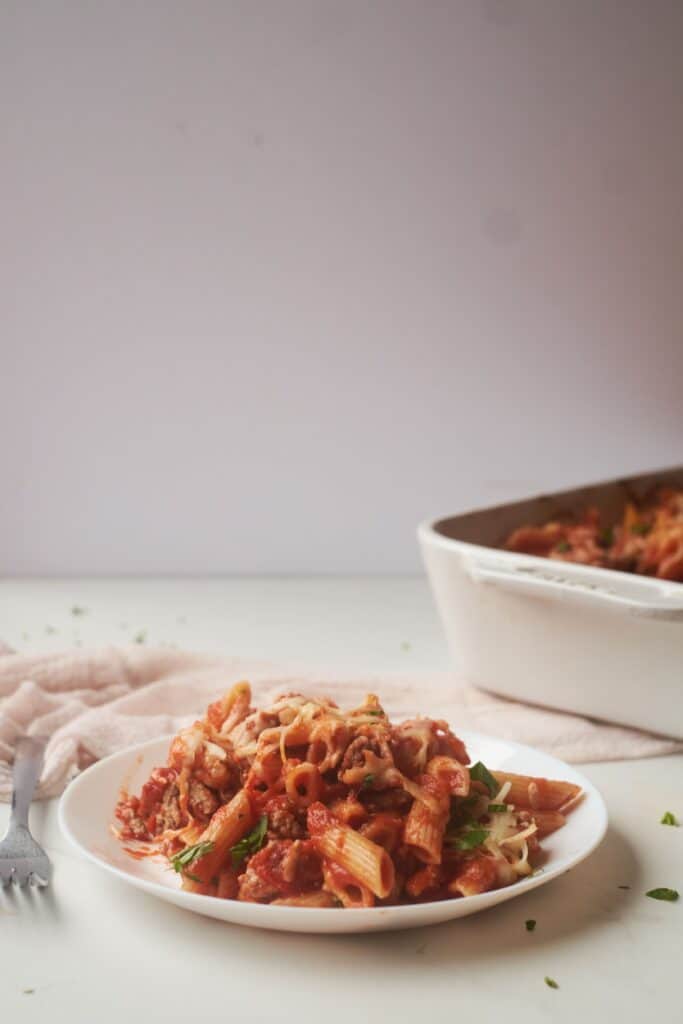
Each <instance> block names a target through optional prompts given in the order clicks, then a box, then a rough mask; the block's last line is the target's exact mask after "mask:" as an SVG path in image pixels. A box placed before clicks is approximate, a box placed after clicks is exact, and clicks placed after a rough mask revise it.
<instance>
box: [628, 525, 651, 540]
mask: <svg viewBox="0 0 683 1024" xmlns="http://www.w3.org/2000/svg"><path fill="white" fill-rule="evenodd" d="M649 532H650V523H634V524H633V526H632V527H631V533H635V534H637V535H638V536H639V537H645V536H647V534H648V533H649Z"/></svg>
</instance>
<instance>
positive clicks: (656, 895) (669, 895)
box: [645, 886, 678, 903]
mask: <svg viewBox="0 0 683 1024" xmlns="http://www.w3.org/2000/svg"><path fill="white" fill-rule="evenodd" d="M645 895H646V896H649V897H650V899H651V900H665V901H666V902H667V903H675V902H676V900H677V899H678V892H677V891H676V889H667V888H666V887H665V886H664V887H662V888H660V889H650V890H649V891H648V892H646V893H645Z"/></svg>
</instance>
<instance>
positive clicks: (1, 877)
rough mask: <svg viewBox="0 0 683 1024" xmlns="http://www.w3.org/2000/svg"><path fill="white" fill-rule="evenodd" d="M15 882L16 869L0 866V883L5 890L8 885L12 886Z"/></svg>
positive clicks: (9, 866)
mask: <svg viewBox="0 0 683 1024" xmlns="http://www.w3.org/2000/svg"><path fill="white" fill-rule="evenodd" d="M13 880H14V868H13V867H12V866H11V865H7V866H5V865H4V864H0V881H1V882H2V887H3V889H6V888H7V886H8V885H11V883H12V881H13Z"/></svg>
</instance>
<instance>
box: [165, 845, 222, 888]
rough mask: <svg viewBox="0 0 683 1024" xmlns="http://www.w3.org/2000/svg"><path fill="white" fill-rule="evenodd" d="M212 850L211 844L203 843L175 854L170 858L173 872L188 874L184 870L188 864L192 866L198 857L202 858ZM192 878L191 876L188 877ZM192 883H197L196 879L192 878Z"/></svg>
mask: <svg viewBox="0 0 683 1024" xmlns="http://www.w3.org/2000/svg"><path fill="white" fill-rule="evenodd" d="M212 850H213V843H211V842H203V843H195V844H194V846H187V847H186V848H185V849H184V850H181V851H180V853H177V854H176V855H175V857H171V864H172V865H173V870H174V871H182V872H183V873H184V874H188V872H186V871H185V868H188V867H189V866H190V864H194V862H195V861H196V860H198V859H199V858H200V857H204V856H205V855H206V854H207V853H211V851H212ZM190 877H191V878H192V876H191V875H190ZM193 881H195V882H196V881H199V879H197V878H193Z"/></svg>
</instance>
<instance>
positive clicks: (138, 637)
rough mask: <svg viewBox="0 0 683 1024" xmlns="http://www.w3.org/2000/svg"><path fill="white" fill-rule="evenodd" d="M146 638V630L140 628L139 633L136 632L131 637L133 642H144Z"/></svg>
mask: <svg viewBox="0 0 683 1024" xmlns="http://www.w3.org/2000/svg"><path fill="white" fill-rule="evenodd" d="M146 640H147V630H146V629H141V630H140V632H139V633H136V634H135V636H134V637H133V643H136V644H144V643H145V641H146Z"/></svg>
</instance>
